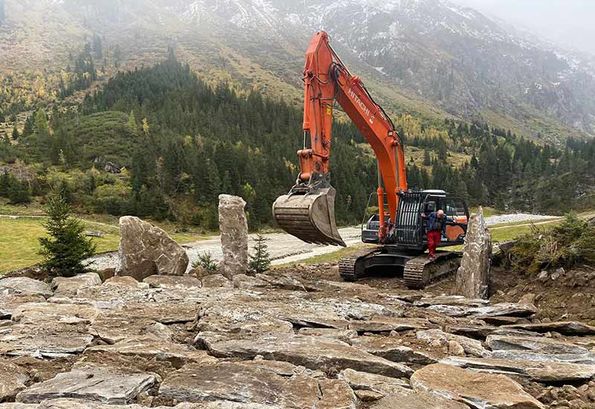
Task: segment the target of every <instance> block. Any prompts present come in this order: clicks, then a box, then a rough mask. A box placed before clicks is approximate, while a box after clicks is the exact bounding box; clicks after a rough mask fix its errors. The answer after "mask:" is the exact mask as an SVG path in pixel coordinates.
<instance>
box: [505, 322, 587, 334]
mask: <svg viewBox="0 0 595 409" xmlns="http://www.w3.org/2000/svg"><path fill="white" fill-rule="evenodd" d="M506 327H507V328H516V329H522V330H526V331H533V332H542V333H543V332H558V333H560V334H563V335H595V327H594V326H592V325H587V324H584V323H582V322H577V321H559V322H544V323H538V324H517V325H508V326H506Z"/></svg>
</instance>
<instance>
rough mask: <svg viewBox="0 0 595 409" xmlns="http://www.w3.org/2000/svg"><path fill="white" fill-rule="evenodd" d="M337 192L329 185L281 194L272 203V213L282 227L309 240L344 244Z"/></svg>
mask: <svg viewBox="0 0 595 409" xmlns="http://www.w3.org/2000/svg"><path fill="white" fill-rule="evenodd" d="M335 194H336V191H335V189H334V188H332V187H328V188H324V189H318V190H316V191H314V192H312V193H308V194H292V195H284V196H280V197H279V198H278V199H277V200H276V201H275V203H273V217H274V218H275V220H276V221H277V224H278V225H279V227H281V228H282V229H283V230H285V231H286V232H287V233H289V234H291V235H292V236H295V237H297V238H298V239H301V240H303V241H305V242H307V243H316V244H331V245H335V246H343V247H345V246H346V245H345V242H344V241H343V239H342V238H341V235H340V234H339V230H337V224H336V222H335Z"/></svg>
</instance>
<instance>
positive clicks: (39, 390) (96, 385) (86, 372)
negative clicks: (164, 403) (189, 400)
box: [16, 368, 157, 404]
mask: <svg viewBox="0 0 595 409" xmlns="http://www.w3.org/2000/svg"><path fill="white" fill-rule="evenodd" d="M156 381H157V379H156V376H155V375H154V374H148V373H138V374H123V373H119V372H117V371H116V370H113V369H107V368H89V369H75V370H72V371H70V372H65V373H60V374H58V375H56V376H55V377H54V378H52V379H50V380H48V381H45V382H41V383H38V384H35V385H33V386H31V387H29V388H28V389H26V390H24V391H22V392H20V393H19V394H18V395H17V398H16V400H17V401H18V402H22V403H39V402H42V401H44V400H48V399H58V398H74V399H81V400H86V401H96V402H101V403H107V404H126V403H130V402H131V401H132V400H133V399H134V398H136V397H137V396H138V394H139V393H141V392H142V391H144V390H146V389H147V388H149V387H150V386H152V385H153V384H154V383H155V382H156Z"/></svg>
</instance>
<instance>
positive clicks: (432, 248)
mask: <svg viewBox="0 0 595 409" xmlns="http://www.w3.org/2000/svg"><path fill="white" fill-rule="evenodd" d="M441 239H442V232H441V231H440V230H431V231H429V232H428V250H429V252H430V257H434V256H435V255H436V247H438V244H439V243H440V240H441Z"/></svg>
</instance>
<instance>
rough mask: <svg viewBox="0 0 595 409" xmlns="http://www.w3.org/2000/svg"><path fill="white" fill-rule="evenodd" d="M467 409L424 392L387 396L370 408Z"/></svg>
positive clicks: (459, 404)
mask: <svg viewBox="0 0 595 409" xmlns="http://www.w3.org/2000/svg"><path fill="white" fill-rule="evenodd" d="M395 408H398V409H469V406H467V405H465V404H464V403H460V402H456V401H453V400H449V399H443V398H441V397H439V396H436V395H431V394H429V393H424V392H410V393H408V394H404V395H389V396H386V397H384V398H382V399H381V400H379V401H378V402H376V403H374V404H373V405H372V406H370V409H395Z"/></svg>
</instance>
